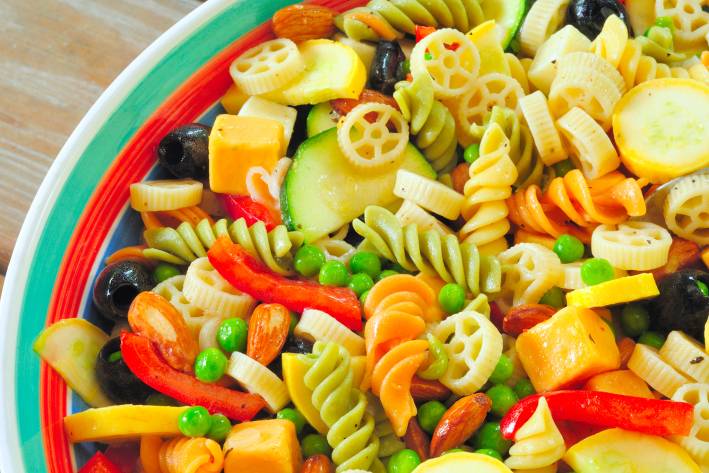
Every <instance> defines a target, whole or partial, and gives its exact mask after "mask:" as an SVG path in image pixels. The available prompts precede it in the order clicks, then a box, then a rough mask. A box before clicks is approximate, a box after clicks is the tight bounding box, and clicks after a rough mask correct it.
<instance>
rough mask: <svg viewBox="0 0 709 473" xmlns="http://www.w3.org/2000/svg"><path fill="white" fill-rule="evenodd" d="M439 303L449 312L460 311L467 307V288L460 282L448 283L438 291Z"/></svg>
mask: <svg viewBox="0 0 709 473" xmlns="http://www.w3.org/2000/svg"><path fill="white" fill-rule="evenodd" d="M438 303H439V304H441V307H443V310H445V311H446V312H448V313H449V314H455V313H457V312H460V311H461V310H463V307H465V289H464V288H463V286H461V285H460V284H455V283H448V284H446V285H445V286H443V287H442V288H441V291H440V292H439V293H438Z"/></svg>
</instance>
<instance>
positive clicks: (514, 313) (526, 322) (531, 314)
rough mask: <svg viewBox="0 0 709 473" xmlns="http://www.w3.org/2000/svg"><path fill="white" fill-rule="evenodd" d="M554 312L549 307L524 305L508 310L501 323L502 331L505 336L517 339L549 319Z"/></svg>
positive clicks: (554, 310)
mask: <svg viewBox="0 0 709 473" xmlns="http://www.w3.org/2000/svg"><path fill="white" fill-rule="evenodd" d="M555 312H556V309H554V308H553V307H551V306H548V305H544V304H524V305H518V306H516V307H513V308H511V309H510V311H509V312H507V314H506V315H505V318H504V319H503V321H502V330H503V332H505V333H506V334H507V335H511V336H513V337H518V336H519V335H521V334H522V332H524V331H526V330H529V329H530V328H532V327H534V326H535V325H537V324H538V323H541V322H544V321H545V320H548V319H549V318H551V316H552V315H554V313H555Z"/></svg>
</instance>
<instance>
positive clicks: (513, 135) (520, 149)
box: [470, 105, 544, 187]
mask: <svg viewBox="0 0 709 473" xmlns="http://www.w3.org/2000/svg"><path fill="white" fill-rule="evenodd" d="M492 123H497V124H498V125H500V128H502V131H504V132H505V135H506V136H507V139H509V140H510V152H509V156H510V159H511V160H512V162H513V163H514V164H515V167H517V174H518V177H517V181H516V182H515V186H516V187H527V186H530V185H532V184H539V183H540V182H541V180H542V175H543V173H544V163H543V162H542V160H541V159H539V156H537V154H536V151H535V149H534V140H533V139H532V133H531V132H530V131H529V128H527V126H526V125H524V124H522V123H521V122H520V119H519V116H518V115H517V113H515V111H514V110H511V109H509V108H507V107H500V106H497V105H496V106H494V107H492V111H491V112H490V115H489V117H488V118H487V119H486V121H485V124H483V125H473V126H471V127H470V133H471V134H472V135H473V137H474V138H475V139H476V140H477V142H478V143H479V142H480V140H481V139H482V136H483V134H485V130H486V129H487V127H488V126H490V125H491V124H492Z"/></svg>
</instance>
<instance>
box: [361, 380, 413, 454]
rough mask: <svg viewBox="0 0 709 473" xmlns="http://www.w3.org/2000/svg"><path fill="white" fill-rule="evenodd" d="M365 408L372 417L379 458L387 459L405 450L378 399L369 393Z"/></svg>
mask: <svg viewBox="0 0 709 473" xmlns="http://www.w3.org/2000/svg"><path fill="white" fill-rule="evenodd" d="M367 408H368V410H369V411H370V414H372V416H374V422H375V424H374V433H375V434H376V436H377V437H379V458H389V457H390V456H392V455H393V454H395V453H396V452H400V451H401V450H403V449H404V448H406V445H404V442H402V441H401V439H400V438H399V437H397V435H396V433H394V428H393V427H392V426H391V422H389V418H388V417H387V415H386V412H384V408H383V407H382V404H381V403H380V402H379V399H377V398H376V397H375V396H373V395H372V394H371V393H369V394H368V395H367Z"/></svg>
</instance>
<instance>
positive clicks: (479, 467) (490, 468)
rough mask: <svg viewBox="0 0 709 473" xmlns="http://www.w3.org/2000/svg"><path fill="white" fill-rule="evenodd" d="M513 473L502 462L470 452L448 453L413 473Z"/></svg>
mask: <svg viewBox="0 0 709 473" xmlns="http://www.w3.org/2000/svg"><path fill="white" fill-rule="evenodd" d="M473 472H474V473H512V470H510V469H509V468H507V467H506V466H505V464H504V463H502V462H501V461H499V460H497V459H495V458H492V457H490V456H488V455H482V454H480V453H470V452H455V453H447V454H445V455H442V456H440V457H436V458H431V459H430V460H426V461H425V462H423V463H421V464H420V465H419V466H417V467H416V469H415V470H414V471H413V473H473Z"/></svg>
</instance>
